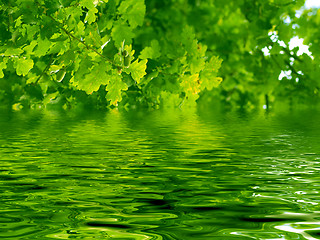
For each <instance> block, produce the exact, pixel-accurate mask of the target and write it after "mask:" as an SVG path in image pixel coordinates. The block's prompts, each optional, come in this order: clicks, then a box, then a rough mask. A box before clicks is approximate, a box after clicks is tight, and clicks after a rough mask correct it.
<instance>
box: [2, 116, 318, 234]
mask: <svg viewBox="0 0 320 240" xmlns="http://www.w3.org/2000/svg"><path fill="white" fill-rule="evenodd" d="M319 122H320V114H319V113H316V112H313V111H299V112H298V111H297V112H291V113H289V111H288V113H283V114H282V113H278V114H272V113H270V114H237V113H209V112H206V111H202V112H200V113H194V112H185V111H180V110H175V111H168V112H164V111H154V112H139V111H132V112H130V113H125V112H123V113H121V112H118V111H110V112H107V113H100V114H97V113H95V114H93V113H87V114H83V115H72V114H67V113H57V112H50V111H47V112H46V111H44V112H27V113H21V112H18V113H5V112H0V170H1V171H0V193H1V198H0V238H2V239H122V240H129V239H137V240H138V239H139V240H142V239H181V240H188V239H227V240H228V239H320V208H319V203H320V194H319V191H320V175H319V170H320V165H319V162H320V155H319V154H320V125H319Z"/></svg>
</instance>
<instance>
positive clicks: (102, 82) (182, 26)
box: [0, 0, 320, 108]
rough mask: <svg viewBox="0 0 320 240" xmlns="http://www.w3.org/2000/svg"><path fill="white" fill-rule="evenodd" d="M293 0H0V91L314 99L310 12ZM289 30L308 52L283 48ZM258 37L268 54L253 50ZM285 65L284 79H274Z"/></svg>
mask: <svg viewBox="0 0 320 240" xmlns="http://www.w3.org/2000/svg"><path fill="white" fill-rule="evenodd" d="M303 4H304V1H303V0H299V1H287V2H286V3H284V2H283V1H275V0H267V1H265V0H259V1H252V0H242V1H235V0H234V1H221V0H210V1H198V0H174V1H157V0H148V1H144V0H103V1H102V0H100V1H94V0H72V1H71V0H50V1H49V0H37V1H31V0H15V1H13V0H9V1H7V3H6V4H1V7H0V30H1V33H3V34H1V37H0V54H1V59H0V87H1V92H0V95H2V96H1V98H0V101H2V104H8V105H14V104H19V105H21V106H25V107H39V106H46V105H48V104H53V103H56V104H57V106H63V107H65V108H69V107H73V106H77V105H81V104H86V103H88V104H91V105H94V106H96V107H102V108H105V107H108V106H124V107H127V106H135V105H137V104H139V105H143V106H148V107H151V108H158V107H159V106H161V105H163V106H168V105H173V106H183V105H194V103H195V102H196V101H199V100H202V101H210V100H212V99H214V101H218V100H221V101H222V102H224V103H225V104H228V105H230V106H237V107H238V106H239V107H251V106H255V105H260V106H261V105H262V104H265V99H268V101H270V102H274V101H278V102H282V101H283V99H291V100H292V99H297V101H298V99H310V96H311V100H312V101H313V102H314V101H315V100H316V99H317V98H318V97H319V87H320V86H319V83H318V81H317V79H318V76H319V70H318V66H319V62H318V61H319V60H318V59H319V58H318V55H319V53H320V50H319V47H318V44H316V43H317V41H318V39H319V30H318V29H319V27H318V25H319V19H318V18H319V17H317V16H319V14H317V12H316V10H313V11H305V13H303V14H302V16H301V17H300V18H298V17H296V10H298V9H300V7H301V6H303ZM287 17H289V18H290V19H291V21H290V22H289V23H288V22H284V19H285V18H287ZM307 25H308V27H307V28H306V27H305V26H307ZM297 26H298V27H297ZM271 33H277V35H276V36H274V37H277V39H276V38H273V40H272V39H271V38H270V36H269V35H270V34H271ZM295 35H298V36H300V37H302V38H304V39H305V43H306V44H309V45H310V50H311V51H312V54H313V56H314V58H310V57H309V56H307V55H301V56H299V55H298V51H297V49H295V50H291V49H289V47H288V42H289V41H290V39H291V38H292V37H293V36H295ZM275 39H276V40H275ZM280 40H281V41H283V42H284V43H285V45H284V44H283V43H282V42H281V41H280ZM266 47H267V48H268V49H269V54H270V55H264V54H263V52H262V49H264V48H266ZM217 56H219V57H217ZM292 59H293V61H292ZM222 60H223V64H222V65H221V62H222ZM220 67H221V69H220ZM219 69H220V70H219ZM286 70H290V71H291V73H292V79H289V78H286V79H283V80H281V81H279V80H278V76H279V74H280V72H281V71H286ZM219 75H220V76H221V77H218V76H219ZM222 79H223V81H222ZM296 79H298V81H295V80H296ZM291 100H290V101H291Z"/></svg>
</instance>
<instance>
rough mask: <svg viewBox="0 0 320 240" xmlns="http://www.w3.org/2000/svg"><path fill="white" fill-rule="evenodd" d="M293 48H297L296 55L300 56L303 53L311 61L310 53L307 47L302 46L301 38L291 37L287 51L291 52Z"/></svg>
mask: <svg viewBox="0 0 320 240" xmlns="http://www.w3.org/2000/svg"><path fill="white" fill-rule="evenodd" d="M295 47H299V51H298V52H297V55H298V56H300V55H302V54H304V53H306V54H308V55H309V56H310V57H311V58H312V59H313V57H312V53H311V52H310V51H309V46H307V45H304V44H303V38H299V37H293V38H291V39H290V42H289V49H290V50H292V49H293V48H295Z"/></svg>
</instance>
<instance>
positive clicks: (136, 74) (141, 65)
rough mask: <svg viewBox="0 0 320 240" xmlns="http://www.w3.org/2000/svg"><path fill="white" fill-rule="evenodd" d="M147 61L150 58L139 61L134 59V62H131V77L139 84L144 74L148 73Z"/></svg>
mask: <svg viewBox="0 0 320 240" xmlns="http://www.w3.org/2000/svg"><path fill="white" fill-rule="evenodd" d="M147 62H148V60H147V59H145V60H142V61H140V62H139V61H138V59H137V60H136V61H134V62H133V63H131V65H130V68H129V70H130V72H131V77H132V78H133V79H134V80H135V81H136V82H137V83H138V84H139V83H140V80H141V78H143V76H144V75H146V68H147Z"/></svg>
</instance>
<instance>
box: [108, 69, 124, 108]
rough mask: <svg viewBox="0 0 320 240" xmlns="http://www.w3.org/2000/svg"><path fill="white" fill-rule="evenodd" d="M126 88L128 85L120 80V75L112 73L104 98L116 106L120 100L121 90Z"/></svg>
mask: <svg viewBox="0 0 320 240" xmlns="http://www.w3.org/2000/svg"><path fill="white" fill-rule="evenodd" d="M127 89H128V86H127V84H125V83H124V82H123V81H122V78H121V75H119V74H117V73H114V74H113V75H112V77H111V79H110V82H109V84H108V85H107V87H106V91H108V93H107V95H106V98H107V100H109V101H110V103H111V104H112V105H114V106H117V104H118V102H121V100H122V91H125V90H127Z"/></svg>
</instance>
